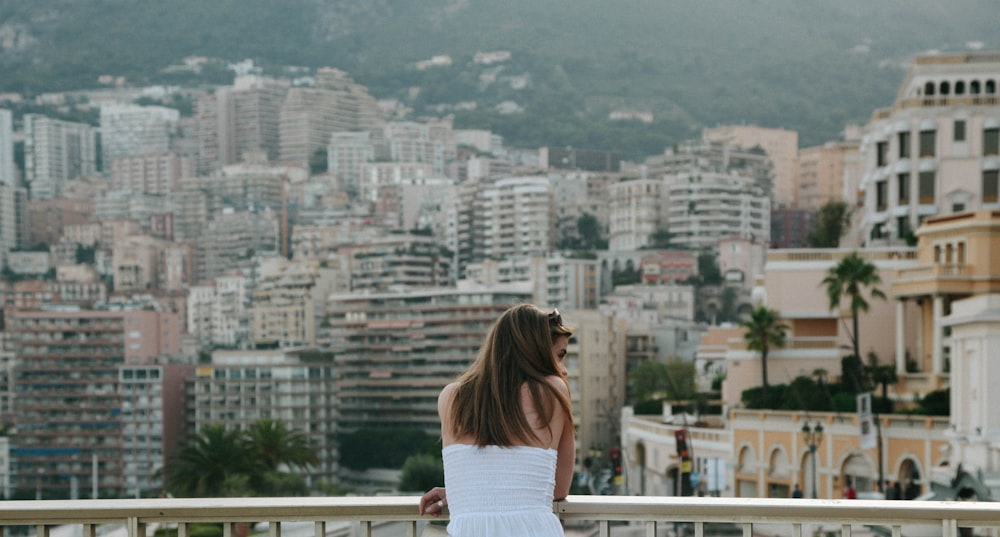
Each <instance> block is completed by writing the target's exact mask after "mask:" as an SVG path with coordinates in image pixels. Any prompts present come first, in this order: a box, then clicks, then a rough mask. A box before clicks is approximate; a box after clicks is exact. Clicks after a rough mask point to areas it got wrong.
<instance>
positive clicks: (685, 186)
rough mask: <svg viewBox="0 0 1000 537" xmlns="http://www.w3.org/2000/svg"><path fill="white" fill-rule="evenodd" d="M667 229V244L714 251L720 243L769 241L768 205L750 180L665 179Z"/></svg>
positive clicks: (707, 175) (722, 176)
mask: <svg viewBox="0 0 1000 537" xmlns="http://www.w3.org/2000/svg"><path fill="white" fill-rule="evenodd" d="M666 181H667V187H666V190H667V199H668V200H669V201H668V204H667V205H668V207H667V228H668V229H669V230H670V233H671V234H672V237H671V241H672V242H673V243H674V244H677V245H684V246H686V247H689V248H696V249H700V248H715V247H716V245H717V244H718V242H719V241H720V240H721V239H724V238H728V237H734V236H735V237H743V238H748V239H753V240H756V241H760V242H768V241H770V239H771V201H770V199H769V198H768V197H767V195H766V193H765V192H764V190H763V189H762V188H761V187H760V185H758V184H757V183H756V182H755V181H754V179H753V178H751V177H743V176H740V175H733V174H726V173H713V172H701V173H697V174H680V175H674V176H668V178H667V180H666Z"/></svg>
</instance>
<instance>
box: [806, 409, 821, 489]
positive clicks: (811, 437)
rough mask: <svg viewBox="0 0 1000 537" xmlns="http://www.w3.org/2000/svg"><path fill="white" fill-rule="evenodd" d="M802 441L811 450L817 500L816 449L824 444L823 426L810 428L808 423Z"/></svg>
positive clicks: (813, 481)
mask: <svg viewBox="0 0 1000 537" xmlns="http://www.w3.org/2000/svg"><path fill="white" fill-rule="evenodd" d="M802 439H803V440H805V442H806V447H808V448H809V454H810V456H811V457H812V497H813V498H814V499H815V498H817V497H818V496H817V495H816V448H817V447H819V445H820V444H822V443H823V424H822V423H820V422H818V421H817V422H816V425H815V426H813V427H809V422H808V421H807V422H806V423H805V424H804V425H803V426H802Z"/></svg>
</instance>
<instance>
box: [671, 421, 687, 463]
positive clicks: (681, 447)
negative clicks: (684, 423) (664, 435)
mask: <svg viewBox="0 0 1000 537" xmlns="http://www.w3.org/2000/svg"><path fill="white" fill-rule="evenodd" d="M674 442H676V443H677V456H678V457H680V458H681V460H682V461H683V460H690V459H691V455H690V453H689V452H688V443H687V430H685V429H677V430H676V431H674Z"/></svg>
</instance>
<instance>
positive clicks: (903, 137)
mask: <svg viewBox="0 0 1000 537" xmlns="http://www.w3.org/2000/svg"><path fill="white" fill-rule="evenodd" d="M899 158H910V133H908V132H901V133H899Z"/></svg>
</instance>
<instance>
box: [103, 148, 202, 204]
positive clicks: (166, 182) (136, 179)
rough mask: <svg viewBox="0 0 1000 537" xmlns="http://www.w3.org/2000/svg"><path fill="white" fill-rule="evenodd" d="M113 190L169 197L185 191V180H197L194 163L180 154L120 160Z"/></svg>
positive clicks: (114, 165) (115, 168) (114, 172)
mask: <svg viewBox="0 0 1000 537" xmlns="http://www.w3.org/2000/svg"><path fill="white" fill-rule="evenodd" d="M110 167H111V189H112V190H124V191H128V192H134V193H140V192H141V193H146V194H160V195H165V194H168V193H170V192H174V191H176V190H180V188H181V178H183V177H194V175H195V169H194V162H193V161H192V160H191V159H190V158H188V157H185V156H182V155H180V154H177V153H172V152H171V153H155V154H147V155H136V156H131V157H124V158H120V159H118V160H116V161H114V162H112V163H111V166H110Z"/></svg>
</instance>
